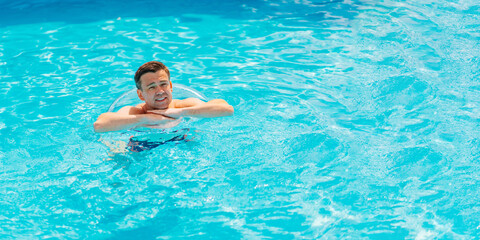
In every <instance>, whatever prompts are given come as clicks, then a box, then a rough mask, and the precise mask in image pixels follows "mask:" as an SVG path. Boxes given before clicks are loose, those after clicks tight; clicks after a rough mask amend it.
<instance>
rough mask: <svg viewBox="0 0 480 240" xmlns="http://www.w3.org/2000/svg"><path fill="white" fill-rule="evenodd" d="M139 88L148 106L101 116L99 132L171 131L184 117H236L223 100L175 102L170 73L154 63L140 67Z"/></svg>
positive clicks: (138, 71) (136, 81) (97, 123)
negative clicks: (126, 130) (144, 129)
mask: <svg viewBox="0 0 480 240" xmlns="http://www.w3.org/2000/svg"><path fill="white" fill-rule="evenodd" d="M135 85H136V86H137V94H138V97H139V98H140V99H141V100H142V101H144V102H145V103H141V104H139V105H137V106H126V107H123V108H121V109H120V110H119V111H118V112H107V113H103V114H101V115H100V116H99V117H98V119H97V121H96V122H95V123H94V128H95V132H109V131H119V130H125V129H131V128H136V127H155V128H168V127H173V126H175V125H177V124H178V123H179V122H180V118H181V117H198V118H212V117H223V116H230V115H232V114H233V107H232V106H230V105H229V104H228V103H227V102H226V101H225V100H222V99H215V100H211V101H209V102H204V101H202V100H200V99H197V98H187V99H184V100H178V99H173V96H172V82H171V81H170V71H169V70H168V68H167V67H166V66H165V65H164V64H163V63H161V62H157V61H151V62H147V63H145V64H143V65H142V66H140V68H138V70H137V72H136V73H135Z"/></svg>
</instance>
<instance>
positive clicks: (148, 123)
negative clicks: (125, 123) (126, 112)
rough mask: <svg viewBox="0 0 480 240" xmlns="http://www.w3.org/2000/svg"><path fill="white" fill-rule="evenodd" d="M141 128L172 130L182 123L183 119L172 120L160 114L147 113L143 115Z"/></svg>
mask: <svg viewBox="0 0 480 240" xmlns="http://www.w3.org/2000/svg"><path fill="white" fill-rule="evenodd" d="M142 118H143V119H142V124H141V125H140V126H141V127H149V128H170V127H173V126H176V125H177V124H178V123H180V121H181V119H176V118H171V117H167V116H164V115H160V114H153V113H147V114H143V115H142Z"/></svg>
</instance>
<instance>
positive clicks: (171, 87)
mask: <svg viewBox="0 0 480 240" xmlns="http://www.w3.org/2000/svg"><path fill="white" fill-rule="evenodd" d="M169 82H170V89H172V90H173V86H172V81H169Z"/></svg>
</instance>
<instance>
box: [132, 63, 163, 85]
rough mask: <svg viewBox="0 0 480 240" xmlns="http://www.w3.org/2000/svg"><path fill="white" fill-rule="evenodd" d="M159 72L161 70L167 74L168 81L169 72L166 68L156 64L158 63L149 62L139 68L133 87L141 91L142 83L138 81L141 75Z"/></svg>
mask: <svg viewBox="0 0 480 240" xmlns="http://www.w3.org/2000/svg"><path fill="white" fill-rule="evenodd" d="M160 70H163V71H165V72H166V73H167V75H168V80H170V71H168V68H167V66H165V64H163V63H161V62H158V61H151V62H146V63H144V64H143V65H142V66H140V67H139V68H138V70H137V72H136V73H135V77H134V78H135V85H136V86H137V89H140V90H142V82H141V81H140V77H142V75H143V74H145V73H149V72H153V73H155V72H158V71H160Z"/></svg>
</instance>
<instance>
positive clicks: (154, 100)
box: [135, 61, 173, 110]
mask: <svg viewBox="0 0 480 240" xmlns="http://www.w3.org/2000/svg"><path fill="white" fill-rule="evenodd" d="M135 85H136V86H137V94H138V97H139V98H140V99H141V100H142V101H145V104H146V107H147V109H148V110H153V109H167V108H168V106H169V105H170V103H171V102H172V99H173V98H172V82H171V81H170V71H168V68H167V67H166V66H165V65H164V64H163V63H161V62H157V61H151V62H147V63H145V64H143V65H142V66H140V67H139V68H138V70H137V72H136V73H135Z"/></svg>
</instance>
